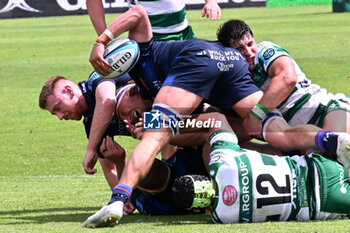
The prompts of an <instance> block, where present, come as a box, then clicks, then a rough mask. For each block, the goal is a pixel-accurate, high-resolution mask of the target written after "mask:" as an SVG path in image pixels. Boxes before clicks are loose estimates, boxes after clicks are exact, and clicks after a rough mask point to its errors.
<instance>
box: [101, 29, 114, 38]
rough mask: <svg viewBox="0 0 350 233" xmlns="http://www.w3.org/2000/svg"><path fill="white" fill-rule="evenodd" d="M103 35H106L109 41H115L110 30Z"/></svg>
mask: <svg viewBox="0 0 350 233" xmlns="http://www.w3.org/2000/svg"><path fill="white" fill-rule="evenodd" d="M103 33H104V34H106V35H107V36H108V37H109V39H111V40H113V39H114V36H113V33H112V32H111V31H110V30H108V28H107V29H106V30H105V31H104V32H103Z"/></svg>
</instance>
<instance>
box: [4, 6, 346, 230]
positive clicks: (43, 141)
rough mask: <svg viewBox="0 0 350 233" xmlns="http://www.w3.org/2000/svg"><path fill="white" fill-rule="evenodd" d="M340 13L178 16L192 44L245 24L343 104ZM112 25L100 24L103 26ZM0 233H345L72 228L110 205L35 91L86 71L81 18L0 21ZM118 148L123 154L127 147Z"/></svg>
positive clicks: (199, 224) (79, 142)
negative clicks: (184, 19)
mask: <svg viewBox="0 0 350 233" xmlns="http://www.w3.org/2000/svg"><path fill="white" fill-rule="evenodd" d="M349 14H350V13H336V14H335V13H332V9H331V6H307V7H284V8H283V7H276V8H240V9H223V12H222V15H223V16H222V19H221V20H220V21H218V22H210V21H208V20H206V19H202V18H201V17H200V11H188V18H189V21H190V23H191V25H192V26H193V28H194V31H195V32H196V34H197V36H198V37H199V38H206V39H211V40H215V32H216V29H217V28H218V26H219V25H220V24H221V23H223V22H225V21H226V20H228V19H231V18H239V19H243V20H245V21H246V22H247V23H248V24H250V26H251V27H252V29H253V31H254V34H255V38H256V40H257V41H261V40H271V41H273V42H275V43H277V44H279V45H281V46H283V47H284V48H286V49H288V50H289V52H290V53H291V55H292V56H293V57H294V58H295V59H296V61H297V62H298V64H299V65H300V67H301V68H302V69H303V71H304V72H305V73H306V74H307V76H308V77H309V78H311V79H312V80H313V82H315V83H318V84H320V85H321V86H323V87H326V88H327V89H328V90H329V91H331V92H334V93H336V92H344V93H346V94H347V95H349V94H350V90H349V89H350V88H349V87H350V85H349V81H350V66H349V64H350V53H349V47H350V40H349V38H350V27H349V26H348V25H350V17H349V16H350V15H349ZM115 16H116V15H108V16H107V21H108V22H110V21H111V20H112V19H113V18H114V17H115ZM0 35H1V36H0V99H1V105H0V123H1V126H0V128H1V133H0V142H1V145H0V155H1V158H2V159H1V161H2V162H1V163H0V187H1V188H0V203H1V204H0V205H1V207H0V232H87V231H94V232H111V231H115V232H117V231H119V232H135V231H142V232H155V231H157V232H226V231H235V232H346V231H349V230H348V224H349V220H339V221H325V222H319V221H316V222H306V223H297V222H288V223H278V222H276V223H273V222H267V223H261V224H232V225H213V224H211V220H210V216H209V215H208V214H206V215H192V216H157V217H147V216H143V215H140V214H135V215H133V216H127V217H124V218H123V219H122V221H121V223H120V224H119V225H118V226H117V227H115V228H113V229H97V230H88V229H83V228H81V223H82V222H83V221H84V220H85V219H86V218H87V217H88V216H89V215H91V214H93V213H94V212H96V211H97V210H98V209H99V208H100V207H101V203H102V202H106V201H108V200H109V197H110V190H109V188H108V186H107V183H106V182H105V180H104V177H103V174H102V170H101V169H100V168H99V165H98V173H97V174H95V175H94V176H89V175H85V174H84V171H83V168H82V166H81V162H82V159H83V156H84V153H85V148H86V142H87V140H86V138H85V134H84V129H83V125H82V123H81V122H70V121H64V122H61V121H59V120H58V119H57V118H56V117H53V116H50V114H49V113H48V112H45V111H42V110H40V109H39V107H38V94H39V92H40V90H41V86H42V84H43V83H44V82H45V81H46V80H47V79H48V78H49V77H51V76H53V75H56V74H60V75H63V76H66V77H68V78H70V79H72V80H74V81H76V82H78V81H81V80H85V79H87V77H88V75H89V74H90V72H91V71H92V67H91V65H90V64H89V62H88V59H89V55H90V51H91V48H92V44H93V41H94V40H95V39H96V34H95V32H94V30H93V28H92V26H91V23H90V20H89V17H88V15H84V16H72V17H50V18H27V19H11V20H0ZM118 142H120V143H121V145H122V146H124V147H126V148H127V153H128V154H129V153H130V152H131V150H132V148H133V147H134V146H135V145H136V143H137V142H136V141H135V140H133V139H130V138H125V137H120V138H118Z"/></svg>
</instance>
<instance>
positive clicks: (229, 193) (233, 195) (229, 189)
mask: <svg viewBox="0 0 350 233" xmlns="http://www.w3.org/2000/svg"><path fill="white" fill-rule="evenodd" d="M236 200H237V190H236V189H235V187H233V186H232V185H228V186H226V187H225V188H224V191H223V192H222V201H223V202H224V204H225V205H227V206H231V205H233V204H234V203H235V202H236Z"/></svg>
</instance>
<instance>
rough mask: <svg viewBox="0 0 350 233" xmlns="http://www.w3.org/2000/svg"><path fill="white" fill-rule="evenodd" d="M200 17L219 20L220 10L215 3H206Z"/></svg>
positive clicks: (209, 0) (210, 1)
mask: <svg viewBox="0 0 350 233" xmlns="http://www.w3.org/2000/svg"><path fill="white" fill-rule="evenodd" d="M202 17H206V18H209V17H210V19H211V20H218V19H220V18H221V8H220V7H219V5H218V4H217V2H216V1H212V0H208V1H207V3H206V4H205V5H204V7H203V9H202Z"/></svg>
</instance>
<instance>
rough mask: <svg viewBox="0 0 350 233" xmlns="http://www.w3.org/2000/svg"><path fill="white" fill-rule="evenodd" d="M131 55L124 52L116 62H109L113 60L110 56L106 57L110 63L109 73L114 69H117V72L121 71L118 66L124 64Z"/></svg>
mask: <svg viewBox="0 0 350 233" xmlns="http://www.w3.org/2000/svg"><path fill="white" fill-rule="evenodd" d="M131 57H132V55H131V53H130V52H126V53H125V54H124V55H123V56H122V57H121V58H119V59H118V60H117V61H116V62H114V63H113V64H111V63H112V62H113V60H112V59H111V58H109V59H108V63H109V64H111V67H110V68H109V71H110V73H112V72H114V71H115V70H118V69H119V71H118V72H119V73H122V70H121V69H120V67H121V66H122V65H124V64H125V63H126V62H127V61H128V60H129V59H130V58H131Z"/></svg>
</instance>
